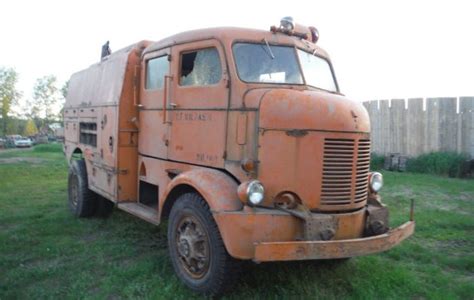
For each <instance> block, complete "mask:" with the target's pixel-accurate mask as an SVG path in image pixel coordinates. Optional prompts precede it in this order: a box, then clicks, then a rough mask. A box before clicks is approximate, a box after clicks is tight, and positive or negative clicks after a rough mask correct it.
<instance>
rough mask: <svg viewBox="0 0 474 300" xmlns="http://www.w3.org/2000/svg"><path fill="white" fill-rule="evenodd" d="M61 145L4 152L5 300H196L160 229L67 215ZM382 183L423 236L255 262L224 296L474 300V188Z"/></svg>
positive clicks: (423, 179)
mask: <svg viewBox="0 0 474 300" xmlns="http://www.w3.org/2000/svg"><path fill="white" fill-rule="evenodd" d="M58 149H59V148H58V147H50V148H49V149H45V148H42V149H41V148H40V149H35V150H31V151H28V150H25V151H9V152H3V153H2V152H0V299H12V298H23V299H24V298H32V299H36V298H59V299H64V298H110V299H114V298H152V299H156V298H180V299H188V298H199V296H198V295H195V294H193V293H191V292H190V291H189V290H188V289H186V288H185V287H184V286H183V285H181V284H180V282H179V281H178V280H177V278H176V277H175V276H174V274H173V271H172V268H171V264H170V262H169V261H168V254H167V249H166V235H165V232H166V230H165V228H164V227H159V228H157V227H155V226H153V225H150V224H147V223H145V222H142V221H140V220H138V219H136V218H134V217H132V216H129V215H127V214H126V213H123V212H121V211H117V210H116V211H115V212H114V213H113V214H112V216H111V217H110V218H108V219H106V220H103V219H94V218H93V219H75V218H73V217H72V216H71V215H70V213H69V211H68V209H67V205H66V181H67V177H66V174H67V168H66V163H65V161H64V157H63V154H62V153H61V152H58V151H57V150H58ZM54 151H56V152H54ZM384 175H385V188H384V190H383V193H382V196H383V199H384V202H385V203H387V204H388V206H389V207H390V211H391V214H392V224H391V225H392V226H396V225H399V224H401V223H403V222H404V221H405V220H406V219H407V218H408V214H409V201H410V199H411V198H413V199H415V203H416V210H415V211H416V213H415V219H416V220H417V229H416V233H415V236H413V237H412V238H410V239H409V240H407V241H406V242H405V243H403V244H402V245H401V246H399V247H397V248H394V249H392V250H391V251H389V252H386V253H382V254H378V255H372V256H368V257H358V258H353V259H351V260H349V261H346V262H343V263H337V262H331V261H319V262H292V263H268V264H260V265H256V264H253V263H249V264H246V265H245V271H244V272H243V276H242V278H241V279H240V281H239V282H238V283H237V284H236V286H235V289H234V290H233V291H232V292H231V293H230V294H228V295H227V297H228V298H231V299H233V298H283V297H298V298H312V299H340V298H354V299H400V298H404V299H406V298H410V299H419V298H421V299H424V298H426V299H474V253H473V252H474V181H473V180H460V179H450V178H442V177H435V176H430V175H419V174H403V173H389V172H387V173H385V174H384Z"/></svg>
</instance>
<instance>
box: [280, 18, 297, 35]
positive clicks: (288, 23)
mask: <svg viewBox="0 0 474 300" xmlns="http://www.w3.org/2000/svg"><path fill="white" fill-rule="evenodd" d="M280 29H283V30H285V31H288V32H290V31H293V29H295V21H293V18H292V17H284V18H282V19H281V20H280Z"/></svg>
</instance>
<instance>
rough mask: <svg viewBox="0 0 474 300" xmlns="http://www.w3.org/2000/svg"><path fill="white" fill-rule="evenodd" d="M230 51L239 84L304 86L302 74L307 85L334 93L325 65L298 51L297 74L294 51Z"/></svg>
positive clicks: (242, 47) (253, 47)
mask: <svg viewBox="0 0 474 300" xmlns="http://www.w3.org/2000/svg"><path fill="white" fill-rule="evenodd" d="M232 49H233V52H234V59H235V62H236V65H237V72H238V74H239V77H240V79H241V80H242V81H245V82H254V83H283V84H304V82H303V76H302V71H303V73H304V76H305V79H306V84H307V85H310V86H313V87H316V88H320V89H324V90H328V91H330V92H336V91H337V87H336V84H335V82H334V77H333V74H332V70H331V67H330V66H329V63H328V62H327V61H326V60H325V59H323V58H321V57H319V56H315V55H313V54H311V53H308V52H305V51H302V50H299V49H298V50H297V52H298V59H299V60H300V63H301V68H302V69H303V70H302V71H301V70H300V67H299V65H298V59H297V58H296V55H295V54H296V53H295V48H294V47H290V46H275V45H268V44H251V43H236V44H234V46H233V47H232Z"/></svg>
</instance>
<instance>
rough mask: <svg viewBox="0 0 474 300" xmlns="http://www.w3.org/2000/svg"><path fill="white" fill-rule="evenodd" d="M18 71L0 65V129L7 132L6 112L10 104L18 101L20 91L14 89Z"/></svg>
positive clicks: (8, 111)
mask: <svg viewBox="0 0 474 300" xmlns="http://www.w3.org/2000/svg"><path fill="white" fill-rule="evenodd" d="M17 81H18V73H17V72H16V71H15V69H13V68H4V67H0V112H1V117H2V130H3V133H4V134H6V133H7V129H8V119H9V116H8V114H9V113H10V112H11V107H12V105H15V104H17V103H18V99H19V98H20V97H21V93H20V92H19V91H17V90H16V84H17Z"/></svg>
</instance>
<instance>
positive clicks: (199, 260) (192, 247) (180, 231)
mask: <svg viewBox="0 0 474 300" xmlns="http://www.w3.org/2000/svg"><path fill="white" fill-rule="evenodd" d="M168 248H169V253H170V258H171V262H172V265H173V268H174V270H175V272H176V275H177V276H178V277H179V279H181V281H183V282H184V283H185V284H186V285H187V286H188V287H189V288H191V289H192V290H194V291H196V292H200V293H204V294H206V295H213V296H217V295H220V294H222V293H223V292H224V291H225V290H227V289H228V288H230V286H231V284H233V283H234V282H235V281H236V279H237V277H238V275H239V271H240V264H239V262H238V261H237V260H235V259H234V258H232V257H231V256H230V255H229V254H228V253H227V251H226V249H225V246H224V242H223V241H222V238H221V235H220V233H219V229H218V227H217V224H216V223H215V221H214V217H213V216H212V214H211V212H210V211H209V206H208V205H207V203H206V202H205V201H204V199H203V198H202V197H201V196H200V195H199V194H196V193H187V194H183V195H181V196H180V197H179V198H178V199H177V202H176V203H175V205H173V208H172V209H171V213H170V219H169V224H168Z"/></svg>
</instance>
